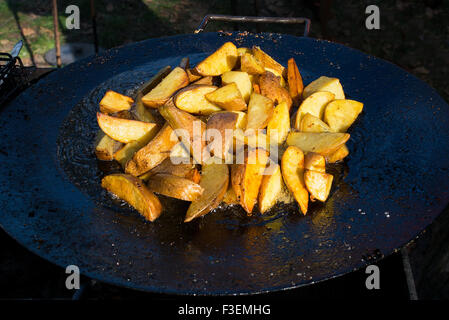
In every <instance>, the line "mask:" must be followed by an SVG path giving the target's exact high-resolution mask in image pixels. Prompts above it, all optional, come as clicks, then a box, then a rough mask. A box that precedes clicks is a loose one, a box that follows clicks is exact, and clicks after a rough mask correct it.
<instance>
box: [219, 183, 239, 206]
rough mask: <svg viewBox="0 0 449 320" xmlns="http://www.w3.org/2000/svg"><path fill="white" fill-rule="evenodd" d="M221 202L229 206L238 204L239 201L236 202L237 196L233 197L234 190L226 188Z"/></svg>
mask: <svg viewBox="0 0 449 320" xmlns="http://www.w3.org/2000/svg"><path fill="white" fill-rule="evenodd" d="M223 202H224V203H226V204H229V205H232V204H239V201H238V200H237V196H236V195H235V192H234V189H232V186H230V187H229V188H228V191H226V193H225V195H224V197H223Z"/></svg>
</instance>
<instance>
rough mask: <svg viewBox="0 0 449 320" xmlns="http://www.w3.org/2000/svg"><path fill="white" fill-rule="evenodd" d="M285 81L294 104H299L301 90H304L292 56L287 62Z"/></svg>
mask: <svg viewBox="0 0 449 320" xmlns="http://www.w3.org/2000/svg"><path fill="white" fill-rule="evenodd" d="M287 81H288V90H289V93H290V96H291V97H292V100H293V104H294V105H295V106H297V105H299V101H300V100H301V97H302V91H303V90H304V84H303V82H302V77H301V74H300V73H299V69H298V66H297V65H296V61H295V59H293V58H290V59H289V60H288V64H287Z"/></svg>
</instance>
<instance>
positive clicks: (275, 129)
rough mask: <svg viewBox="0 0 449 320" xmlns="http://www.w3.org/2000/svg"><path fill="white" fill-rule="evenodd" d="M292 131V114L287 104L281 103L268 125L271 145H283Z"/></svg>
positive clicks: (275, 109)
mask: <svg viewBox="0 0 449 320" xmlns="http://www.w3.org/2000/svg"><path fill="white" fill-rule="evenodd" d="M289 131H290V114H289V112H288V106H287V103H285V102H281V103H280V104H279V105H277V106H276V107H275V108H274V112H273V116H272V117H271V119H270V121H269V122H268V125H267V135H268V137H269V139H270V144H282V143H283V142H284V141H285V139H287V135H288V132H289Z"/></svg>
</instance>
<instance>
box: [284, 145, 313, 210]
mask: <svg viewBox="0 0 449 320" xmlns="http://www.w3.org/2000/svg"><path fill="white" fill-rule="evenodd" d="M281 171H282V177H283V178H284V182H285V184H286V185H287V188H288V189H289V190H290V192H291V193H292V194H293V197H294V198H295V200H296V202H298V204H299V207H300V208H301V211H302V213H303V214H304V215H305V214H306V213H307V208H308V206H309V193H308V192H307V189H306V185H305V182H304V153H303V152H302V150H301V149H300V148H298V147H295V146H290V147H288V148H287V150H285V152H284V154H283V155H282V160H281Z"/></svg>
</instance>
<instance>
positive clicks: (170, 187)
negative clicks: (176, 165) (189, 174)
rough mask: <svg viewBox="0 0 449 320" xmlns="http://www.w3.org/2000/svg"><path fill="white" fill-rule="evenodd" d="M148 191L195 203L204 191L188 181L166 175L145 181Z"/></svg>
mask: <svg viewBox="0 0 449 320" xmlns="http://www.w3.org/2000/svg"><path fill="white" fill-rule="evenodd" d="M147 186H148V189H150V190H151V191H153V192H157V193H160V194H162V195H164V196H167V197H172V198H176V199H179V200H184V201H195V200H196V199H198V198H199V197H200V196H201V194H202V193H203V191H204V189H203V188H202V187H201V186H200V185H199V184H197V183H195V182H193V181H192V180H190V179H186V178H182V177H177V176H174V175H171V174H166V173H157V174H155V175H153V176H151V177H150V178H149V179H148V181H147Z"/></svg>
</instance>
